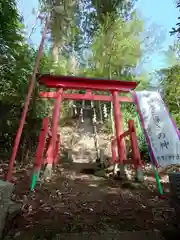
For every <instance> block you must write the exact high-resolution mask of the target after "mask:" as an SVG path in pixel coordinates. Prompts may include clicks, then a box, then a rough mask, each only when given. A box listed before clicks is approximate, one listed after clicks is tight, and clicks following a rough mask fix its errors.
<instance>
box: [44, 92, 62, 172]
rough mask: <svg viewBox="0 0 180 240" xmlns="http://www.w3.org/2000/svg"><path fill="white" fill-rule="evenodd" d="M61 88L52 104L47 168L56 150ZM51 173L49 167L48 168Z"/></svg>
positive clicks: (50, 166)
mask: <svg viewBox="0 0 180 240" xmlns="http://www.w3.org/2000/svg"><path fill="white" fill-rule="evenodd" d="M62 93H63V90H62V89H57V96H56V100H55V104H54V109H53V115H52V123H51V131H52V137H51V138H50V142H49V146H48V150H47V154H46V156H47V164H48V165H49V168H52V164H53V162H54V153H55V150H56V143H57V138H58V126H59V117H60V106H61V102H62ZM49 171H50V174H51V169H49Z"/></svg>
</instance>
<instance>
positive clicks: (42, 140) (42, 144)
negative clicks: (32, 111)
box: [34, 117, 48, 168]
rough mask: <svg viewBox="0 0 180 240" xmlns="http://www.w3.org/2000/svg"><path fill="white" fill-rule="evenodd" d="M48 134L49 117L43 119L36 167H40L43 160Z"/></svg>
mask: <svg viewBox="0 0 180 240" xmlns="http://www.w3.org/2000/svg"><path fill="white" fill-rule="evenodd" d="M47 134H48V118H47V117H46V118H44V119H43V123H42V130H41V132H40V135H39V142H38V146H37V150H36V158H35V162H34V168H40V167H41V164H42V162H43V153H44V147H45V143H46V136H47Z"/></svg>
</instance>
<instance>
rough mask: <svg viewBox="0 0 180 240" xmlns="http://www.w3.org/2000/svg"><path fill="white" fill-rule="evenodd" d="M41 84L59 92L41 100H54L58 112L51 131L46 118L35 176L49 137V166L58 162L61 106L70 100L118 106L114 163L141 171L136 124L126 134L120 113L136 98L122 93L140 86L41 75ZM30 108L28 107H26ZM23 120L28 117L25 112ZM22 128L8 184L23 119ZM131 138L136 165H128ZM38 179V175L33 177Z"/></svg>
mask: <svg viewBox="0 0 180 240" xmlns="http://www.w3.org/2000/svg"><path fill="white" fill-rule="evenodd" d="M37 80H38V82H39V84H40V85H44V86H46V87H47V88H55V89H56V92H40V97H42V98H54V99H55V103H54V109H53V114H52V122H51V129H50V131H49V130H48V118H47V117H46V118H44V120H43V125H42V130H41V132H40V135H39V143H38V147H37V151H36V159H35V163H34V173H35V172H38V171H39V170H40V167H41V164H42V161H43V153H44V148H45V144H46V136H47V134H49V138H48V145H46V147H47V148H46V158H47V163H48V164H53V163H55V162H56V160H57V156H58V142H59V140H60V135H59V134H58V124H59V117H60V106H61V102H62V101H63V100H66V99H71V100H92V101H112V102H113V105H114V108H113V110H114V121H115V130H116V138H114V136H113V140H112V160H113V162H115V161H117V162H118V163H122V164H123V163H125V164H129V163H130V164H131V163H134V165H135V168H136V170H137V172H138V169H139V167H141V159H140V154H139V150H138V142H137V137H136V131H135V127H134V122H133V120H130V121H129V123H128V124H129V125H128V126H129V129H128V130H127V131H126V132H124V130H123V122H122V113H121V111H120V102H129V103H131V102H132V98H130V97H127V96H119V95H118V93H119V92H123V93H128V92H129V91H130V90H133V89H135V88H136V86H137V83H136V82H130V81H116V80H104V79H90V78H84V77H73V76H55V75H49V74H44V75H40V74H38V75H37ZM67 89H75V90H82V89H84V90H86V91H85V94H77V93H74V94H68V93H65V90H67ZM95 90H96V91H109V92H110V93H111V95H96V94H93V93H92V91H95ZM26 107H27V106H26ZM23 114H24V115H23V116H25V113H24V112H23ZM20 123H21V124H20V127H19V129H18V131H17V137H16V139H15V143H14V147H13V152H12V156H11V159H10V163H9V170H8V174H7V176H6V180H11V176H12V170H13V163H14V158H15V155H16V152H17V148H18V145H19V142H18V141H19V138H20V134H21V129H22V127H23V120H22V119H21V122H20ZM126 136H130V140H131V147H132V155H133V162H131V161H130V162H129V163H128V161H126V160H127V158H126V147H125V141H124V138H125V137H126ZM115 140H116V141H117V149H118V160H116V153H115V146H114V142H115ZM35 175H36V177H37V174H33V176H35ZM34 186H35V178H34V180H33V179H32V185H31V190H33V189H34Z"/></svg>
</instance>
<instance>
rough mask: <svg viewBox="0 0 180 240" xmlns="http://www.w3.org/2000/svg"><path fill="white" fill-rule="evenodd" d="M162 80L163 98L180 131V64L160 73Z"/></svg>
mask: <svg viewBox="0 0 180 240" xmlns="http://www.w3.org/2000/svg"><path fill="white" fill-rule="evenodd" d="M159 74H161V75H162V76H161V78H162V79H161V80H162V84H161V87H162V90H163V98H164V101H165V102H166V104H167V106H168V109H169V111H170V113H171V115H172V117H173V119H174V120H175V122H176V124H177V127H178V128H179V129H180V115H179V109H180V84H179V83H180V66H179V64H177V65H175V66H173V67H171V68H168V69H162V70H161V71H160V73H159Z"/></svg>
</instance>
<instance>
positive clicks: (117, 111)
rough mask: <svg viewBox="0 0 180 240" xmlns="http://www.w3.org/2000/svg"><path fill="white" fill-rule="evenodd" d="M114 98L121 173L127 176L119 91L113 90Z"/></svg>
mask: <svg viewBox="0 0 180 240" xmlns="http://www.w3.org/2000/svg"><path fill="white" fill-rule="evenodd" d="M112 98H113V105H114V107H113V110H114V124H115V131H116V140H117V148H118V163H119V164H120V175H121V176H122V177H124V176H125V169H124V164H123V161H124V160H126V147H125V141H124V139H122V140H121V137H120V135H121V134H122V133H123V121H122V113H121V111H120V105H119V101H118V92H117V91H112Z"/></svg>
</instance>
